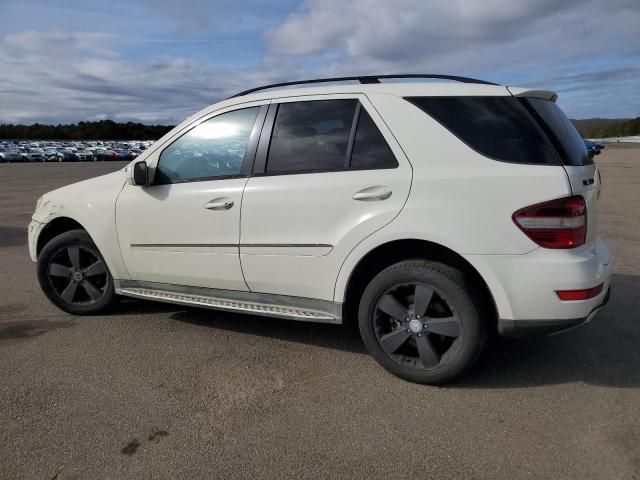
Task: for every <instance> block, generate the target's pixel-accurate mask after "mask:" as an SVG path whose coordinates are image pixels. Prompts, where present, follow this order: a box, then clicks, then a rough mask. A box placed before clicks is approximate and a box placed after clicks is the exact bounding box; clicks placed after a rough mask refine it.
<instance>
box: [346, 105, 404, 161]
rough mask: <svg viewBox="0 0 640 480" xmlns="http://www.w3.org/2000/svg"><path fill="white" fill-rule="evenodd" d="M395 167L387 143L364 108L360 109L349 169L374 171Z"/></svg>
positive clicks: (393, 158)
mask: <svg viewBox="0 0 640 480" xmlns="http://www.w3.org/2000/svg"><path fill="white" fill-rule="evenodd" d="M397 166H398V162H397V160H396V157H394V155H393V152H392V151H391V148H389V145H388V144H387V141H386V140H385V139H384V137H383V136H382V133H380V130H378V127H376V124H375V123H374V122H373V119H372V118H371V116H370V115H369V114H368V113H367V111H366V110H365V109H364V108H361V109H360V117H359V118H358V127H357V130H356V136H355V140H354V142H353V151H352V152H351V168H354V169H376V168H396V167H397Z"/></svg>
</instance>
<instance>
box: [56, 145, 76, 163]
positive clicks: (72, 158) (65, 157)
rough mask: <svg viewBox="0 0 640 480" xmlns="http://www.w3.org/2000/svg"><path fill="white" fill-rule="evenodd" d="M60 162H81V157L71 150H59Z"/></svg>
mask: <svg viewBox="0 0 640 480" xmlns="http://www.w3.org/2000/svg"><path fill="white" fill-rule="evenodd" d="M57 158H58V161H59V162H79V161H80V157H79V156H78V155H77V154H76V152H75V151H73V150H72V149H70V148H61V149H59V150H58V156H57Z"/></svg>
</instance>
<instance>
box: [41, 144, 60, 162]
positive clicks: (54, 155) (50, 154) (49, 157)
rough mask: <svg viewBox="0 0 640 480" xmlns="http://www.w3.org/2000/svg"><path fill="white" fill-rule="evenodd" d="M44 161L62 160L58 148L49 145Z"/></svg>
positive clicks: (45, 150) (45, 151)
mask: <svg viewBox="0 0 640 480" xmlns="http://www.w3.org/2000/svg"><path fill="white" fill-rule="evenodd" d="M44 161H45V162H58V161H62V157H60V156H59V154H58V150H56V149H55V148H52V147H49V148H45V149H44Z"/></svg>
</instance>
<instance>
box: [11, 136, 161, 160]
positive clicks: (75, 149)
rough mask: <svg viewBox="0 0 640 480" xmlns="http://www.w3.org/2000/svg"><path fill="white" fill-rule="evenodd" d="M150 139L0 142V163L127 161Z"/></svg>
mask: <svg viewBox="0 0 640 480" xmlns="http://www.w3.org/2000/svg"><path fill="white" fill-rule="evenodd" d="M151 143H153V142H151V141H149V140H145V141H126V142H125V141H122V142H106V141H105V142H102V141H89V142H54V141H43V142H25V141H17V140H13V141H4V142H0V162H97V161H107V160H123V161H129V160H133V159H134V158H136V157H137V156H138V155H140V154H141V153H142V152H143V151H144V150H146V149H147V148H148V147H149V145H151Z"/></svg>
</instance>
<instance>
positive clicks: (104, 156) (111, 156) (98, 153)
mask: <svg viewBox="0 0 640 480" xmlns="http://www.w3.org/2000/svg"><path fill="white" fill-rule="evenodd" d="M93 155H94V156H95V158H96V160H98V161H101V162H104V161H110V160H118V154H117V153H116V152H114V151H113V150H104V149H100V150H95V151H94V152H93Z"/></svg>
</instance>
